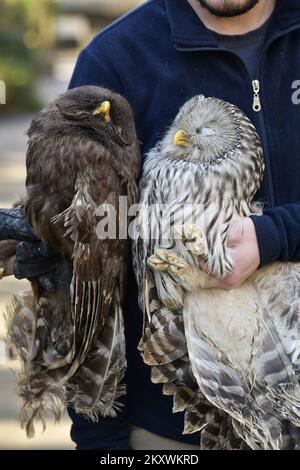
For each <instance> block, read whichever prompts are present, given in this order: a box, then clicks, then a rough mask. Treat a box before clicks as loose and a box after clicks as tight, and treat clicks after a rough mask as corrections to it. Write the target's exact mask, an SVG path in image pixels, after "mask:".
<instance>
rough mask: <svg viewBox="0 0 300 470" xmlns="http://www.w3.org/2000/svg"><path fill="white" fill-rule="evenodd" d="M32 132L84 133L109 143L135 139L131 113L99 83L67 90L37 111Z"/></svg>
mask: <svg viewBox="0 0 300 470" xmlns="http://www.w3.org/2000/svg"><path fill="white" fill-rule="evenodd" d="M32 131H34V132H36V131H38V132H39V131H42V132H43V131H44V132H47V133H49V132H52V133H55V132H58V133H60V134H62V133H63V134H73V133H74V132H75V133H77V134H79V133H81V134H87V135H88V136H89V137H90V138H93V139H95V140H99V141H101V142H103V143H104V144H106V145H108V146H109V144H110V143H111V144H114V145H115V144H117V145H120V146H127V145H131V144H132V143H133V142H134V140H135V139H136V132H135V126H134V120H133V114H132V111H131V108H130V106H129V104H128V102H127V101H126V100H125V98H123V97H122V96H120V95H118V94H116V93H113V92H112V91H110V90H107V89H105V88H101V87H98V86H81V87H78V88H73V89H72V90H68V91H67V92H66V93H63V94H62V95H60V96H59V97H58V98H57V99H56V100H55V101H53V102H52V103H51V104H49V105H48V106H46V107H45V108H44V109H43V110H42V111H41V112H40V113H38V114H37V115H36V116H35V118H34V119H33V122H32V129H30V130H29V132H28V134H29V136H30V133H31V132H32Z"/></svg>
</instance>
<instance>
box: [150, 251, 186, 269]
mask: <svg viewBox="0 0 300 470" xmlns="http://www.w3.org/2000/svg"><path fill="white" fill-rule="evenodd" d="M148 265H149V266H150V267H151V268H153V269H156V270H158V271H170V272H171V273H173V274H181V273H182V272H183V271H185V270H186V268H187V267H188V264H187V262H186V261H184V259H183V258H181V257H180V256H177V255H176V254H175V253H173V252H172V251H168V250H162V249H158V250H156V251H155V253H154V254H153V255H151V256H150V258H149V259H148Z"/></svg>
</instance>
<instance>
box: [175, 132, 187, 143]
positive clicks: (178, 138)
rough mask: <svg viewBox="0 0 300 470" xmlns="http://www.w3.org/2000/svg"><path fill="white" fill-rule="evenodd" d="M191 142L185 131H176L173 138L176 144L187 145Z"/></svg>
mask: <svg viewBox="0 0 300 470" xmlns="http://www.w3.org/2000/svg"><path fill="white" fill-rule="evenodd" d="M189 143H190V142H189V139H188V137H187V136H186V134H185V133H184V131H178V132H176V134H175V135H174V139H173V144H174V145H179V146H185V145H189Z"/></svg>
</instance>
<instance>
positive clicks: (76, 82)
mask: <svg viewBox="0 0 300 470" xmlns="http://www.w3.org/2000/svg"><path fill="white" fill-rule="evenodd" d="M92 47H93V46H91V47H90V46H87V48H86V49H84V50H83V51H82V52H81V53H80V55H79V57H78V60H77V63H76V66H75V70H74V73H73V76H72V79H71V82H70V85H69V88H75V87H78V86H83V85H98V86H102V87H104V88H109V89H110V90H113V91H114V92H116V93H119V94H123V89H122V84H121V83H120V80H119V77H118V75H117V73H116V71H115V70H114V68H113V64H111V62H110V60H109V58H108V57H106V56H105V51H106V48H103V49H101V54H100V51H99V54H100V56H101V61H100V59H99V57H98V55H96V51H95V50H93V49H92ZM69 415H70V417H71V419H72V422H73V424H72V428H71V436H72V439H73V441H74V442H76V444H77V448H78V449H94V450H113V449H115V450H116V449H118V450H126V449H129V429H130V424H129V421H130V420H129V417H128V416H127V410H126V400H124V406H123V409H122V412H119V414H118V417H117V418H114V419H112V418H103V417H100V416H99V418H98V421H97V422H95V423H93V422H92V421H88V420H86V419H84V418H81V417H80V416H78V415H76V413H75V411H74V410H72V411H71V410H69Z"/></svg>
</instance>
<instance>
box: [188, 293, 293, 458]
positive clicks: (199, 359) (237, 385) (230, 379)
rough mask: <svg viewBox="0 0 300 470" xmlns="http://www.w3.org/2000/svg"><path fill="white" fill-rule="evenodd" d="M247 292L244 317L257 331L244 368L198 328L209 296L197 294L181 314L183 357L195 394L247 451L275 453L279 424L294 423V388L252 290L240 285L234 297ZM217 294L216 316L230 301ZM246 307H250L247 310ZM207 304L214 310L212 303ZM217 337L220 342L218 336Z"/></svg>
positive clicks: (288, 364)
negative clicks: (229, 421) (225, 419)
mask: <svg viewBox="0 0 300 470" xmlns="http://www.w3.org/2000/svg"><path fill="white" fill-rule="evenodd" d="M247 288H248V289H250V291H251V298H252V305H251V303H250V302H248V303H247V305H248V307H247V315H249V314H251V315H250V317H251V321H252V322H253V323H254V322H257V328H254V329H253V337H252V351H251V352H250V353H249V354H248V356H247V358H246V360H247V361H249V362H248V365H247V363H245V362H243V363H240V365H239V364H238V363H237V361H236V360H234V359H233V356H231V355H230V349H228V350H222V344H220V343H218V344H216V343H215V338H216V336H215V335H214V334H213V333H212V330H210V331H209V330H207V329H205V327H203V324H205V320H204V318H205V312H204V309H205V308H207V305H208V304H209V302H212V297H213V295H214V294H213V293H212V292H209V293H207V292H205V291H199V292H198V293H197V296H196V298H191V299H190V300H189V302H188V304H187V305H186V307H185V311H184V321H185V331H186V337H187V342H188V351H189V357H190V361H191V364H192V369H193V372H194V374H195V377H196V378H197V381H198V385H199V387H200V389H201V391H202V392H203V394H204V395H205V397H206V398H207V399H208V400H209V402H211V403H212V404H213V405H214V406H216V407H218V408H219V409H220V410H222V411H225V412H226V413H228V414H229V415H230V416H231V417H232V418H233V427H234V429H235V431H236V432H237V434H238V435H239V436H240V437H242V438H243V439H244V440H245V441H246V443H247V444H248V445H249V446H250V447H251V448H252V449H260V448H264V449H279V448H282V445H283V444H282V442H283V434H284V433H283V427H282V422H283V420H288V421H290V422H291V423H293V424H294V425H296V426H299V424H300V420H299V418H300V407H299V406H300V401H299V399H300V388H299V386H298V383H297V380H296V377H295V374H294V371H293V368H292V366H291V362H290V360H289V359H288V357H287V355H286V353H285V351H284V349H283V346H282V344H281V341H280V339H279V338H278V334H277V332H276V329H275V328H274V325H273V322H272V321H271V319H270V318H269V316H268V313H267V311H266V310H265V309H264V306H263V305H262V304H261V302H260V299H259V297H257V295H256V292H255V289H254V288H253V286H251V285H250V284H249V285H248V286H245V285H244V288H243V291H242V292H239V294H240V295H243V294H244V297H245V298H246V299H247V298H248V300H249V297H247V296H246V295H245V293H247V291H246V289H247ZM217 292H218V293H217V295H218V302H217V304H218V305H219V313H220V315H221V316H222V315H223V316H224V313H225V311H226V308H228V305H229V304H230V305H231V308H232V309H234V298H233V297H231V298H230V299H229V300H228V293H227V292H226V291H224V292H222V291H219V290H217ZM230 295H231V294H230ZM232 295H234V294H232ZM208 296H209V297H210V298H209V299H208ZM249 304H250V307H251V308H252V307H253V308H252V311H250V309H249ZM213 305H214V306H216V304H215V303H214V304H213ZM214 308H215V310H214V317H215V318H216V320H215V322H214V324H212V325H211V328H213V329H214V330H216V329H217V328H218V321H217V317H218V316H219V317H220V315H218V312H217V310H216V307H214ZM222 309H223V310H222ZM222 312H223V313H222ZM258 312H260V313H258ZM250 317H249V318H250ZM199 318H201V320H202V325H201V323H200V322H199ZM234 318H238V312H234V310H233V311H232V319H231V327H232V325H233V324H234V322H235V320H234ZM238 322H240V323H239V325H238V327H239V328H242V327H243V324H242V323H241V319H238V320H237V324H238ZM227 326H228V325H227ZM241 331H242V330H241ZM220 333H221V335H222V336H223V337H224V338H225V337H226V334H227V335H229V338H230V335H231V334H232V333H230V330H229V331H226V328H224V331H222V332H221V330H220ZM240 336H242V334H241V335H240ZM250 336H251V335H250ZM250 336H249V338H247V339H249V341H248V344H251V337H250ZM218 337H219V338H220V334H219V336H218ZM223 344H224V343H223ZM227 347H228V348H230V347H233V349H234V345H231V344H227ZM241 347H243V344H242V339H241ZM241 355H242V354H241ZM247 368H248V370H247ZM255 374H257V376H256V375H255ZM253 410H255V413H254V412H253Z"/></svg>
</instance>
